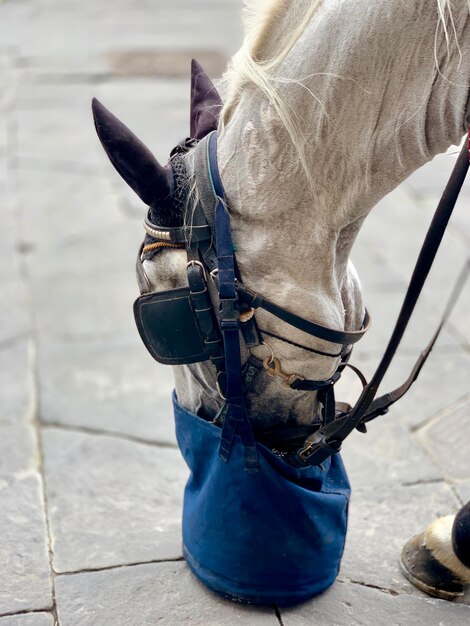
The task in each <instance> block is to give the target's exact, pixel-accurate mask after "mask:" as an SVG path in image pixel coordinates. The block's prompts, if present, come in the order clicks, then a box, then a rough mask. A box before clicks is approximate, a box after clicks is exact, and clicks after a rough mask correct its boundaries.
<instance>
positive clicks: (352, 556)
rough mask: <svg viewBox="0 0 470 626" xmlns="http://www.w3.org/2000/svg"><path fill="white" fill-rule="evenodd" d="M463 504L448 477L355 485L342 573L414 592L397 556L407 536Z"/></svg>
mask: <svg viewBox="0 0 470 626" xmlns="http://www.w3.org/2000/svg"><path fill="white" fill-rule="evenodd" d="M458 509H459V504H458V502H457V500H456V498H455V496H454V495H453V493H452V492H451V490H450V488H449V487H448V486H447V485H446V484H444V483H434V484H419V485H413V486H408V487H399V486H394V485H390V484H388V485H387V484H385V485H382V486H377V487H375V488H368V489H356V490H353V494H352V498H351V504H350V509H349V513H350V517H349V529H348V535H347V539H346V548H345V552H344V558H343V562H342V566H341V571H340V579H341V580H346V581H351V582H356V583H361V584H365V585H368V586H373V587H380V588H382V589H388V590H391V591H394V592H406V593H415V589H414V587H412V585H411V584H410V583H408V581H407V580H406V579H405V578H404V576H403V575H402V574H401V572H400V569H399V565H398V560H399V556H400V551H401V548H402V547H403V545H404V544H405V542H406V541H407V540H408V539H409V538H410V537H411V536H412V535H415V534H417V533H418V532H420V531H421V530H422V529H424V528H426V527H427V526H428V524H430V523H431V522H432V521H433V520H434V519H436V518H437V517H442V516H444V515H450V514H451V513H453V512H456V511H457V510H458Z"/></svg>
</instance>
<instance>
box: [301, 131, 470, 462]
mask: <svg viewBox="0 0 470 626" xmlns="http://www.w3.org/2000/svg"><path fill="white" fill-rule="evenodd" d="M468 150H469V147H468V144H467V142H465V144H464V146H463V148H462V150H461V152H460V155H459V158H458V159H457V163H456V164H455V167H454V169H453V171H452V174H451V176H450V178H449V181H448V183H447V186H446V188H445V190H444V193H443V195H442V198H441V200H440V202H439V204H438V207H437V209H436V212H435V214H434V217H433V220H432V222H431V225H430V227H429V230H428V232H427V235H426V238H425V240H424V243H423V245H422V247H421V251H420V253H419V257H418V260H417V262H416V265H415V268H414V271H413V275H412V277H411V280H410V284H409V286H408V290H407V293H406V296H405V299H404V302H403V305H402V308H401V311H400V314H399V316H398V319H397V322H396V324H395V328H394V330H393V333H392V336H391V338H390V341H389V343H388V346H387V348H386V350H385V353H384V355H383V357H382V360H381V361H380V363H379V366H378V367H377V370H376V372H375V374H374V375H373V377H372V379H371V381H370V382H369V384H368V385H367V386H366V387H365V388H364V389H363V391H362V393H361V395H360V397H359V400H358V401H357V403H356V405H355V406H354V407H353V409H352V410H351V412H350V413H348V414H347V415H346V416H345V417H342V418H340V419H337V420H335V421H334V422H333V423H331V424H328V425H326V426H324V427H323V428H321V429H320V430H318V431H317V432H316V433H315V434H314V435H313V436H312V437H311V438H309V439H307V440H306V442H305V446H304V447H303V448H302V450H300V452H299V456H300V458H301V459H302V460H303V461H305V462H308V463H309V464H312V465H319V464H320V463H322V462H323V461H324V460H325V459H327V458H328V457H329V456H331V454H335V453H336V452H339V450H340V449H341V444H342V442H343V441H344V439H345V438H346V437H347V436H348V435H349V434H350V433H351V432H352V431H353V430H354V429H355V428H357V426H359V425H360V423H361V422H362V421H363V420H364V418H365V417H366V416H367V417H370V419H373V417H376V416H377V415H379V414H380V412H382V413H385V412H386V411H387V410H388V406H390V405H391V404H393V402H395V401H396V400H395V398H396V399H399V398H400V397H401V396H402V395H403V394H404V393H405V392H406V391H407V390H408V389H409V387H411V384H412V382H413V380H415V379H416V377H417V376H418V374H419V371H420V369H421V367H422V366H423V364H424V361H425V360H426V358H427V356H428V355H429V353H430V352H431V349H432V347H433V345H434V342H435V339H434V338H433V340H432V341H431V343H430V344H429V346H428V348H427V349H426V350H424V352H423V353H422V355H421V357H420V358H419V359H418V361H417V363H416V365H415V368H414V369H413V372H412V374H411V375H410V377H409V379H408V380H407V381H406V382H405V383H404V385H402V387H400V388H399V389H398V390H395V392H392V394H389V395H390V398H388V399H384V398H387V396H384V397H383V398H380V399H379V401H378V406H377V407H374V406H373V401H374V398H375V396H376V394H377V391H378V388H379V385H380V383H381V382H382V380H383V378H384V376H385V374H386V372H387V370H388V368H389V366H390V363H391V362H392V359H393V357H394V355H395V353H396V351H397V349H398V346H399V345H400V342H401V340H402V338H403V335H404V333H405V330H406V328H407V326H408V322H409V320H410V318H411V315H412V313H413V310H414V308H415V306H416V303H417V301H418V298H419V296H420V294H421V291H422V289H423V286H424V283H425V281H426V278H427V276H428V274H429V271H430V269H431V266H432V264H433V262H434V259H435V257H436V254H437V251H438V249H439V246H440V244H441V241H442V238H443V236H444V233H445V230H446V228H447V224H448V222H449V219H450V217H451V215H452V212H453V210H454V207H455V204H456V202H457V198H458V196H459V193H460V190H461V188H462V185H463V183H464V180H465V177H466V175H467V172H468V169H469V152H468ZM464 276H465V275H464ZM458 287H459V288H460V289H461V281H459V284H458ZM455 293H457V292H455ZM453 304H454V298H451V301H450V303H449V306H448V307H447V310H446V315H445V316H444V320H443V321H445V319H446V317H447V316H448V315H449V314H450V310H451V308H452V306H453ZM442 324H443V322H442V323H441V324H440V327H439V328H438V331H437V334H436V337H435V338H436V339H437V335H438V334H439V332H440V328H441V327H442ZM410 380H411V382H409V381H410ZM408 383H409V384H408ZM403 390H404V391H403ZM400 394H401V395H400ZM389 400H391V402H389ZM387 402H388V405H387ZM382 403H383V405H382ZM381 405H382V406H381ZM369 410H370V412H369V414H368V411H369ZM367 417H366V419H367Z"/></svg>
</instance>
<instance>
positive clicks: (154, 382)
mask: <svg viewBox="0 0 470 626" xmlns="http://www.w3.org/2000/svg"><path fill="white" fill-rule="evenodd" d="M38 353H39V414H40V418H41V421H42V422H43V423H45V424H61V425H65V426H72V427H78V428H88V429H91V430H95V431H107V432H109V433H120V434H123V435H129V436H132V437H138V438H141V439H147V440H149V441H157V442H160V443H167V444H175V445H176V439H175V434H174V419H173V407H172V402H171V392H172V389H173V371H172V368H171V367H165V366H163V365H159V364H158V363H156V361H154V360H153V359H152V357H151V356H150V355H149V354H148V352H147V351H146V350H145V348H144V346H143V344H142V342H141V341H140V338H139V337H138V336H137V331H136V332H135V334H134V336H133V338H132V339H129V341H119V342H118V341H112V340H110V341H108V342H107V341H102V340H101V341H95V342H80V343H66V344H63V343H53V342H52V341H45V342H40V344H39V348H38Z"/></svg>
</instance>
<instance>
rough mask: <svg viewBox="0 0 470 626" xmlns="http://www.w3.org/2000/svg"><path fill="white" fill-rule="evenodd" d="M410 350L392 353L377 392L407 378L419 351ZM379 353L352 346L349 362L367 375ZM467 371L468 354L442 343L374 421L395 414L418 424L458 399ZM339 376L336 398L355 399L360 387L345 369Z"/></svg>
mask: <svg viewBox="0 0 470 626" xmlns="http://www.w3.org/2000/svg"><path fill="white" fill-rule="evenodd" d="M413 352H414V354H408V355H406V354H399V355H397V356H396V357H395V360H394V362H393V364H392V366H391V367H390V370H389V372H388V373H387V376H386V377H385V379H384V382H383V383H382V386H381V388H380V390H379V395H381V394H382V393H387V392H389V391H392V390H393V389H395V388H397V387H398V386H399V385H401V384H402V383H403V382H404V381H405V380H406V379H407V378H408V376H409V374H410V372H411V370H412V368H413V365H414V363H415V361H416V359H417V357H418V355H419V352H420V351H413ZM380 356H381V355H380ZM380 356H379V355H377V356H368V357H367V356H365V355H361V354H359V353H358V352H356V350H354V352H353V356H352V358H351V363H353V364H354V365H357V366H358V367H359V369H361V370H362V371H363V372H364V374H365V376H366V377H367V378H369V379H370V377H371V376H372V374H373V373H374V371H375V369H376V368H377V366H378V364H379V360H380ZM469 374H470V355H469V354H468V353H467V352H466V351H464V350H463V349H457V350H455V349H454V348H452V349H451V350H449V349H447V348H446V347H444V346H443V347H441V348H439V347H437V348H435V349H434V350H433V352H432V353H431V355H430V357H429V359H428V360H427V362H426V364H425V366H424V367H423V369H422V370H421V373H420V375H419V378H418V380H417V381H416V382H415V383H414V385H413V386H412V387H411V389H410V390H409V391H408V393H407V394H406V395H405V396H404V397H403V398H402V399H401V400H400V401H399V402H397V403H396V404H395V405H393V407H392V408H391V409H390V413H389V414H388V415H384V416H382V417H379V418H377V423H378V424H380V423H383V422H384V421H388V420H393V419H395V418H398V419H399V420H400V421H402V422H403V423H404V424H405V425H406V426H407V427H408V428H411V429H415V428H417V427H419V426H421V425H422V424H423V423H424V422H425V421H426V420H427V419H429V418H431V417H433V416H435V415H438V414H440V413H441V412H442V411H444V410H445V409H446V408H447V407H449V406H452V405H454V404H456V403H460V401H461V400H462V399H463V398H465V397H466V396H467V395H468V394H469V393H470V387H469ZM343 378H344V383H343V381H340V383H339V384H338V388H337V389H338V393H337V398H338V399H339V400H341V401H343V400H344V401H347V402H355V401H356V400H357V398H358V397H359V394H360V390H361V387H360V385H358V382H357V379H356V378H355V377H354V375H353V374H351V373H349V372H348V371H346V372H345V374H344V376H343Z"/></svg>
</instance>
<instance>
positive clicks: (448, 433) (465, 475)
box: [416, 399, 470, 483]
mask: <svg viewBox="0 0 470 626" xmlns="http://www.w3.org/2000/svg"><path fill="white" fill-rule="evenodd" d="M469 418H470V399H467V400H466V401H465V402H462V403H461V404H460V405H459V406H457V407H456V408H454V409H453V410H450V411H448V412H447V413H443V414H442V415H440V416H438V417H436V418H434V419H433V420H432V421H431V422H429V423H428V424H426V425H425V426H423V427H422V428H421V429H420V430H419V431H418V432H417V434H416V436H417V438H418V440H419V441H420V442H421V445H422V446H423V448H424V449H425V450H426V451H427V452H428V454H429V455H430V456H431V457H432V458H433V459H434V460H435V462H436V463H437V464H438V466H439V467H440V469H441V471H442V472H443V474H444V476H445V478H446V480H448V481H449V482H451V483H459V482H460V483H463V482H470V454H469V450H468V445H467V443H468V441H470V419H469Z"/></svg>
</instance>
